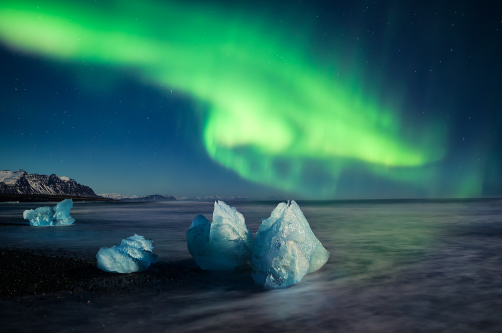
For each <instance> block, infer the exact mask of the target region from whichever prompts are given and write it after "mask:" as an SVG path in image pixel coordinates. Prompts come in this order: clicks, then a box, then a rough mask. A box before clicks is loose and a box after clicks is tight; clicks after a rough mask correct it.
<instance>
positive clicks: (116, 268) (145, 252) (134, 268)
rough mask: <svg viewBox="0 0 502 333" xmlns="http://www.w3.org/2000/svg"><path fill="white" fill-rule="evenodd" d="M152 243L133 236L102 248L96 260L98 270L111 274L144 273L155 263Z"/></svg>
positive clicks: (143, 238) (155, 256)
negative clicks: (117, 243)
mask: <svg viewBox="0 0 502 333" xmlns="http://www.w3.org/2000/svg"><path fill="white" fill-rule="evenodd" d="M152 251H153V241H152V240H150V239H145V237H143V236H139V235H136V234H134V236H130V237H127V238H126V239H123V240H122V242H120V244H119V245H115V246H113V247H110V248H107V247H102V248H101V249H100V250H99V251H98V254H97V255H96V258H97V259H98V265H97V266H98V268H99V269H101V270H103V271H105V272H111V273H132V272H141V271H145V270H147V269H148V267H150V264H151V263H155V262H157V255H156V254H153V253H152Z"/></svg>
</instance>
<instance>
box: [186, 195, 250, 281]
mask: <svg viewBox="0 0 502 333" xmlns="http://www.w3.org/2000/svg"><path fill="white" fill-rule="evenodd" d="M187 246H188V251H189V252H190V254H191V255H192V257H193V258H194V260H195V262H196V263H197V265H198V266H199V267H200V268H202V269H204V270H206V269H207V270H215V271H232V270H234V269H235V268H236V267H237V266H240V265H243V264H245V263H246V262H248V261H249V260H250V259H251V254H252V252H253V247H254V239H253V234H252V233H251V231H249V229H248V228H247V226H246V223H245V221H244V216H242V214H241V213H239V212H238V211H237V210H236V209H235V207H230V206H228V205H227V204H226V203H224V202H223V201H217V202H215V203H214V212H213V221H212V222H210V221H209V220H208V219H206V218H205V217H204V216H203V215H200V214H197V215H196V216H195V219H194V220H193V222H192V225H191V226H190V228H189V229H188V231H187Z"/></svg>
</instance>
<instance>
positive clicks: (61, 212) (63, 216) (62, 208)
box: [53, 199, 75, 225]
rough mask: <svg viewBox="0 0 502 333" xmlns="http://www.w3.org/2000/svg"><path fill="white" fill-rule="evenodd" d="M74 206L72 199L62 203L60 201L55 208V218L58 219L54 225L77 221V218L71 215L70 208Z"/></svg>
mask: <svg viewBox="0 0 502 333" xmlns="http://www.w3.org/2000/svg"><path fill="white" fill-rule="evenodd" d="M72 207H73V200H72V199H65V200H63V201H61V202H60V203H58V204H57V205H56V207H54V208H53V210H54V219H55V220H56V222H55V223H54V225H68V224H72V223H73V222H75V219H73V218H72V217H71V216H70V209H71V208H72Z"/></svg>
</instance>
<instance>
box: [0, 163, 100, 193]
mask: <svg viewBox="0 0 502 333" xmlns="http://www.w3.org/2000/svg"><path fill="white" fill-rule="evenodd" d="M0 193H2V194H47V195H67V196H78V197H97V195H96V193H94V191H93V190H92V189H91V188H90V187H88V186H84V185H80V184H78V183H77V182H76V181H75V180H73V179H70V178H68V177H64V176H63V177H58V176H57V175H54V174H52V175H50V176H47V175H39V174H36V173H34V174H29V173H27V172H26V171H24V170H17V171H9V170H0Z"/></svg>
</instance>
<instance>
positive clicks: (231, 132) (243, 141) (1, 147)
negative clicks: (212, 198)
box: [0, 0, 502, 199]
mask: <svg viewBox="0 0 502 333" xmlns="http://www.w3.org/2000/svg"><path fill="white" fill-rule="evenodd" d="M501 34H502V15H501V14H500V11H497V10H495V9H494V8H492V7H489V6H488V5H487V4H486V2H482V1H481V2H476V1H419V2H411V1H339V2H334V1H307V2H305V1H304V2H302V1H297V0H295V1H249V2H247V3H246V2H240V1H237V2H236V1H179V2H174V1H148V0H145V1H130V0H124V1H100V0H98V1H50V0H46V1H18V0H3V1H1V2H0V74H1V75H0V112H1V113H0V115H1V117H0V121H1V127H0V128H1V131H0V169H2V170H12V171H15V170H18V169H24V170H25V171H27V172H29V173H38V174H52V173H55V174H57V175H58V176H67V177H70V178H73V179H75V180H76V181H77V182H79V183H81V184H84V185H87V186H90V187H91V188H92V189H93V190H94V191H95V192H96V193H112V192H115V193H120V194H122V195H149V194H157V193H158V194H171V195H175V196H206V195H240V196H249V197H252V198H266V197H268V196H284V197H287V198H293V199H368V198H374V199H383V198H453V197H460V198H463V197H500V196H502V177H501V175H502V164H501V162H502V154H501V152H502V131H501V129H502V106H501V103H502V93H501V92H502V66H501V63H502V60H501V59H502V38H501Z"/></svg>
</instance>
